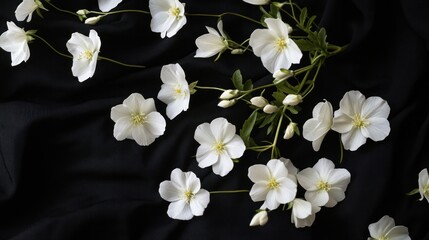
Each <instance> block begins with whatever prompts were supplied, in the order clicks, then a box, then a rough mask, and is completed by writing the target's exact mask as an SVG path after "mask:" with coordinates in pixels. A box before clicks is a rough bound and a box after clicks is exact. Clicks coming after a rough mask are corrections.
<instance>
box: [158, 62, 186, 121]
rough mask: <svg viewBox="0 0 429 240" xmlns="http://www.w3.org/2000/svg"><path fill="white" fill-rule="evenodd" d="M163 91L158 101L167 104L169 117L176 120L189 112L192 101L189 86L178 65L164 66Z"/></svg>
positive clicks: (162, 73) (162, 76) (162, 72)
mask: <svg viewBox="0 0 429 240" xmlns="http://www.w3.org/2000/svg"><path fill="white" fill-rule="evenodd" d="M161 81H162V82H163V84H162V85H161V90H160V91H159V93H158V99H159V100H161V101H162V102H164V103H165V104H167V117H168V118H170V119H173V118H175V117H176V116H177V115H179V113H181V112H182V111H186V110H188V107H189V100H190V90H189V84H188V82H187V81H186V76H185V72H184V71H183V68H182V67H181V66H180V65H179V64H178V63H176V64H169V65H164V66H163V67H162V69H161Z"/></svg>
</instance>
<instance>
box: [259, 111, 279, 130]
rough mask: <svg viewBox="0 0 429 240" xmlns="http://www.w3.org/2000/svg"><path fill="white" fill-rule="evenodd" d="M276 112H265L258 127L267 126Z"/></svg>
mask: <svg viewBox="0 0 429 240" xmlns="http://www.w3.org/2000/svg"><path fill="white" fill-rule="evenodd" d="M276 115H277V114H276V113H273V114H270V115H268V114H266V115H265V118H263V119H264V120H263V121H262V123H261V124H260V125H259V128H263V127H265V126H267V125H268V124H270V123H272V122H273V121H274V119H275V118H276Z"/></svg>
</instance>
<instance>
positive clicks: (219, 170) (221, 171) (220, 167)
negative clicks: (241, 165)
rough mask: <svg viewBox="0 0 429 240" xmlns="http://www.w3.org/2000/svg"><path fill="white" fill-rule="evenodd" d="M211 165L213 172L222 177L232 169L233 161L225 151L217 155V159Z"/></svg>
mask: <svg viewBox="0 0 429 240" xmlns="http://www.w3.org/2000/svg"><path fill="white" fill-rule="evenodd" d="M212 167H213V172H214V173H215V174H217V175H219V176H221V177H223V176H225V175H227V174H228V173H229V172H230V171H231V170H232V168H233V167H234V163H233V162H232V160H231V158H230V157H229V156H228V155H227V154H226V153H222V154H220V155H219V160H218V161H217V162H216V163H215V164H213V166H212Z"/></svg>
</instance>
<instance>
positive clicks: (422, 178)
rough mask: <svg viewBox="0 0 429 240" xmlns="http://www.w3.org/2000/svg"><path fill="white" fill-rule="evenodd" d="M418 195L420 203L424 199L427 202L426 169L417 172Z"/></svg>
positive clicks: (427, 177)
mask: <svg viewBox="0 0 429 240" xmlns="http://www.w3.org/2000/svg"><path fill="white" fill-rule="evenodd" d="M419 193H420V196H421V198H420V199H419V200H420V201H421V200H423V199H424V198H426V200H427V201H428V202H429V176H428V169H427V168H425V169H423V170H421V171H420V172H419Z"/></svg>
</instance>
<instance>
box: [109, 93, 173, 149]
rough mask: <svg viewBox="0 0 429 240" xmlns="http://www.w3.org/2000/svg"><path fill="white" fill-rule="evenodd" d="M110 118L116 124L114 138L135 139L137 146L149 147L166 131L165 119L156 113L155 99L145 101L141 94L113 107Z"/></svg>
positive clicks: (132, 95) (131, 96)
mask: <svg viewBox="0 0 429 240" xmlns="http://www.w3.org/2000/svg"><path fill="white" fill-rule="evenodd" d="M110 117H111V118H112V120H113V121H114V122H115V126H114V129H113V136H114V137H115V138H116V139H117V140H118V141H122V140H124V139H126V138H128V139H134V140H135V141H136V142H137V144H139V145H141V146H147V145H149V144H151V143H152V142H154V141H155V139H156V138H158V137H159V136H161V135H163V134H164V131H165V125H166V123H165V119H164V117H163V116H162V115H161V114H160V113H159V112H157V111H156V108H155V102H154V100H153V98H148V99H145V98H144V97H143V96H142V95H141V94H139V93H133V94H131V95H130V96H129V97H127V98H126V99H125V100H124V102H123V103H122V104H119V105H116V106H114V107H112V109H111V112H110Z"/></svg>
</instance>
